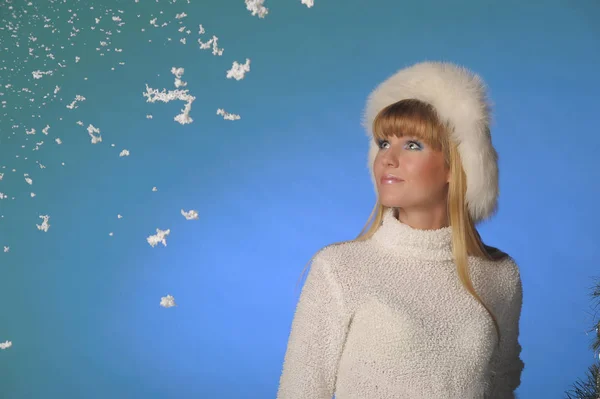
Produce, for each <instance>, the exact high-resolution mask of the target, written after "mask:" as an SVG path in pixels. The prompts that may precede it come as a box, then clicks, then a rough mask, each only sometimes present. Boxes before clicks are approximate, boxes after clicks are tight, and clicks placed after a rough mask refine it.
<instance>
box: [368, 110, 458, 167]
mask: <svg viewBox="0 0 600 399" xmlns="http://www.w3.org/2000/svg"><path fill="white" fill-rule="evenodd" d="M390 136H394V137H398V138H399V137H415V138H418V139H421V140H423V141H424V142H425V143H426V144H428V145H430V146H431V147H432V148H433V149H435V150H436V151H443V152H444V154H445V155H446V159H448V156H447V155H448V145H449V143H448V127H447V126H445V125H444V124H442V123H441V122H440V120H439V118H438V116H437V114H436V112H435V110H434V108H433V107H432V106H431V105H430V104H427V103H425V102H422V101H419V100H414V99H409V100H401V101H398V102H396V103H394V104H391V105H389V106H387V107H385V108H384V109H382V110H381V111H380V112H379V114H377V116H376V117H375V120H374V121H373V138H374V139H375V140H376V141H379V140H386V139H387V138H388V137H390Z"/></svg>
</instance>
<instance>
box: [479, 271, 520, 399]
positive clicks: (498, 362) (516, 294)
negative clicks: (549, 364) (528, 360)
mask: <svg viewBox="0 0 600 399" xmlns="http://www.w3.org/2000/svg"><path fill="white" fill-rule="evenodd" d="M509 292H510V295H509V297H508V300H507V302H506V305H505V310H504V312H503V317H502V319H501V320H499V324H500V331H501V335H502V336H501V338H500V346H499V347H498V348H497V349H496V352H495V353H494V356H493V357H492V360H491V364H490V367H491V387H490V390H489V394H488V395H486V398H487V399H515V398H516V395H515V390H516V389H517V387H518V386H519V385H520V384H521V373H522V371H523V369H524V367H525V364H524V363H523V361H522V360H521V357H520V355H521V345H520V344H519V319H520V317H521V308H522V304H523V287H522V282H521V278H520V277H519V275H518V272H517V279H516V283H515V284H514V285H513V287H512V289H511V290H510V291H509Z"/></svg>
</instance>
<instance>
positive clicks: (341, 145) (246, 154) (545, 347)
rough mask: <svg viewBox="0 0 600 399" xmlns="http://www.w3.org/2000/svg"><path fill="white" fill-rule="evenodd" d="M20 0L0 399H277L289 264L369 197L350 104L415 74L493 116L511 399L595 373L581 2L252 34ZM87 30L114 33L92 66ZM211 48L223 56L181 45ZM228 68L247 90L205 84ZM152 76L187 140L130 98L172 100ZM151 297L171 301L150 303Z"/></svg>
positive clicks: (390, 7)
mask: <svg viewBox="0 0 600 399" xmlns="http://www.w3.org/2000/svg"><path fill="white" fill-rule="evenodd" d="M26 3H27V2H25V1H16V0H13V1H12V3H11V4H12V6H13V10H9V9H8V7H9V5H10V4H9V3H8V2H6V1H5V0H3V1H2V4H1V6H0V13H1V14H0V15H1V17H2V23H1V26H0V27H3V28H4V29H3V30H0V38H1V40H2V43H1V45H0V49H1V51H2V56H0V58H1V64H0V68H2V69H0V84H1V87H0V92H2V93H3V95H1V96H0V102H1V101H6V103H4V105H3V108H1V109H0V111H2V112H1V114H0V115H1V117H0V173H4V179H3V180H2V181H0V192H3V193H5V194H6V195H8V196H9V198H7V199H4V200H0V215H2V217H1V218H0V248H2V246H10V251H9V252H6V253H3V252H0V273H1V274H0V302H1V303H2V306H1V307H0V342H4V341H6V340H9V341H12V343H13V345H12V347H10V348H8V349H6V350H2V351H0V396H1V397H2V398H10V399H21V398H64V399H66V398H82V397H85V398H107V397H112V398H145V399H149V398H193V397H195V398H273V397H275V394H276V390H277V386H278V380H279V375H280V372H281V366H282V361H283V356H284V353H285V349H286V344H287V339H288V334H289V328H290V324H291V321H292V317H293V312H294V308H295V305H296V301H297V299H298V294H299V291H298V290H296V283H297V280H298V278H299V277H300V273H301V271H302V268H303V267H304V265H305V263H306V262H307V261H308V260H309V259H310V257H311V256H312V255H313V254H314V253H315V252H316V251H317V250H318V249H320V248H321V247H323V246H325V245H327V244H329V243H332V242H337V241H342V240H348V239H352V238H354V237H356V235H357V234H358V233H359V232H360V230H361V229H362V227H363V225H364V224H365V223H366V221H367V218H368V216H369V214H370V212H371V209H372V206H373V205H374V202H375V195H374V191H373V187H372V186H371V182H370V179H369V175H368V169H367V167H366V160H367V149H368V141H367V140H368V139H367V137H366V135H365V133H364V131H363V129H362V127H361V126H360V116H361V112H362V109H363V106H364V101H365V99H366V96H367V95H368V94H369V92H370V91H371V90H372V89H373V88H374V87H375V86H376V85H377V84H378V83H379V82H381V81H382V80H384V79H385V78H387V77H388V76H389V75H391V74H392V73H394V72H395V71H396V70H397V69H400V68H402V67H404V66H408V65H410V64H412V63H415V62H418V61H423V60H443V61H452V62H456V63H459V64H463V65H465V66H467V67H469V68H471V69H472V70H474V71H476V72H477V73H479V74H480V75H481V76H482V77H483V78H484V79H485V80H486V82H487V83H488V85H489V89H490V95H491V97H492V99H493V101H494V104H495V106H494V112H495V115H494V125H493V140H494V144H495V146H496V148H497V150H498V152H499V155H500V170H501V174H500V186H501V197H500V210H499V213H498V215H497V216H496V217H495V218H494V219H493V220H492V221H490V222H486V223H485V224H482V225H481V226H480V232H481V234H482V236H483V238H484V241H485V242H487V243H488V244H490V245H494V246H498V247H500V248H501V249H503V250H504V251H506V252H508V253H509V254H511V255H512V256H513V257H514V258H515V259H516V260H517V262H518V263H519V265H520V268H521V274H522V279H523V286H524V305H523V312H522V319H521V337H520V342H521V344H522V346H523V352H522V358H523V360H524V362H525V365H526V366H525V370H524V372H523V376H522V385H521V387H519V389H518V393H519V395H520V397H521V398H541V397H543V398H561V397H564V395H563V392H564V391H565V390H567V389H569V388H570V387H571V384H573V383H574V382H575V381H576V380H577V379H578V378H581V377H583V376H584V373H585V371H586V370H587V368H588V366H590V365H591V364H592V363H593V362H594V354H593V353H592V351H591V350H590V349H589V343H590V342H591V338H592V334H589V335H588V334H586V331H589V330H590V329H591V326H592V322H593V317H592V316H593V314H592V309H591V301H590V296H589V292H590V291H589V289H590V288H591V287H592V285H593V283H594V280H593V277H597V276H598V274H599V273H600V272H599V271H600V267H599V262H598V259H599V256H600V249H599V246H598V239H599V236H598V225H600V217H599V216H598V212H597V203H598V196H599V194H600V184H598V181H599V179H600V167H599V166H600V165H599V160H598V159H599V157H598V154H599V153H600V139H599V138H598V120H597V116H598V104H599V102H598V93H599V92H600V79H599V78H598V71H599V70H600V25H598V24H597V21H598V16H599V15H600V3H598V2H597V1H594V0H580V1H577V2H565V1H550V0H546V1H544V2H522V1H501V2H500V1H495V2H493V1H475V0H472V1H459V2H454V4H452V5H450V4H446V2H442V1H432V0H428V1H421V2H419V3H418V4H417V2H408V1H397V0H370V1H369V2H368V5H367V2H365V1H358V0H343V1H342V0H329V1H326V0H316V1H315V6H314V7H312V8H307V7H306V6H305V5H303V4H301V2H300V0H294V1H292V0H290V1H286V2H278V1H274V0H270V1H269V0H267V2H266V3H265V6H267V7H268V8H269V14H268V15H267V16H266V17H265V18H264V19H260V18H258V17H256V16H252V15H251V13H250V12H249V11H248V10H246V7H245V5H244V2H243V1H242V0H219V1H202V2H200V1H195V0H192V1H191V4H188V3H187V2H186V1H184V0H179V1H177V2H176V3H170V2H167V1H164V0H160V1H159V2H155V1H149V0H140V2H139V3H135V2H134V1H133V0H131V1H129V0H128V1H126V2H125V1H106V2H102V3H100V2H96V3H93V2H70V4H69V5H65V4H61V3H59V2H58V1H56V2H54V3H49V2H48V3H46V2H43V3H42V2H35V3H42V5H31V6H27V5H26ZM90 6H93V7H94V9H93V10H91V9H90ZM69 10H71V11H69ZM117 10H122V11H123V13H122V14H121V13H118V11H117ZM25 11H27V13H25ZM160 11H163V14H160ZM181 12H185V13H187V14H188V16H187V17H186V18H184V19H182V20H177V19H175V14H177V13H181ZM13 13H14V16H15V17H16V18H13ZM73 13H77V17H75V18H73V24H71V23H69V22H68V20H69V18H70V17H71V16H72V15H73ZM112 15H118V16H120V17H121V18H122V20H123V21H124V22H125V23H126V24H125V25H123V26H121V27H120V28H119V27H117V25H116V23H115V22H113V21H111V16H112ZM138 15H139V17H138ZM42 16H46V17H47V18H50V19H51V22H50V23H51V24H52V25H54V27H55V28H56V29H57V30H56V31H55V33H54V34H53V33H51V28H44V27H43V26H44V24H45V23H47V22H45V21H44V19H43V17H42ZM100 16H102V17H103V18H102V20H101V22H100V23H99V24H98V25H97V26H98V27H97V28H96V30H90V28H89V27H90V26H93V25H95V22H94V18H95V17H100ZM154 17H158V20H157V23H158V24H159V25H161V24H162V23H163V22H169V25H168V26H166V27H163V28H154V27H152V26H151V25H150V23H149V21H150V19H152V18H154ZM180 21H181V24H179V22H180ZM9 23H10V24H12V26H15V25H16V24H18V25H19V29H18V31H17V33H15V35H16V37H13V36H11V35H12V34H13V33H14V32H11V31H9V30H7V28H6V27H7V26H8V24H9ZM199 24H202V25H203V26H204V28H205V30H206V33H205V34H204V35H202V36H200V35H198V25H199ZM180 26H186V27H187V28H186V29H190V30H191V33H190V34H189V35H187V34H186V33H185V32H184V33H180V32H178V31H177V29H178V28H179V27H180ZM73 27H75V28H76V29H79V30H80V31H79V33H77V35H76V36H75V37H70V36H69V35H70V32H71V31H72V29H73ZM100 28H103V29H104V30H105V31H106V30H111V31H112V35H111V36H110V42H111V43H110V45H109V46H107V48H110V49H111V51H105V52H104V53H105V55H104V56H100V51H97V50H96V47H100V44H99V42H100V41H101V40H106V37H107V36H106V34H105V33H104V32H102V31H100ZM116 29H119V30H121V32H120V33H117V32H116ZM142 29H145V31H142ZM30 34H32V35H33V36H35V37H37V41H35V42H33V41H30V39H28V37H29V35H30ZM212 35H216V36H217V37H218V38H219V40H218V45H219V47H220V48H223V49H224V53H223V55H222V56H221V57H218V56H214V55H212V54H211V51H210V50H200V49H199V47H198V43H197V41H196V40H197V39H198V38H201V39H202V40H203V41H206V40H209V39H210V38H211V37H212ZM169 37H170V38H171V39H172V40H171V41H168V38H169ZM182 37H186V38H187V43H186V44H182V43H180V42H179V39H180V38H182ZM16 43H19V47H17V46H16ZM45 46H47V47H48V48H49V50H50V51H49V52H51V53H53V54H54V56H55V59H54V60H52V59H51V58H49V57H48V56H47V55H46V54H47V52H46V51H45V50H44V47H45ZM61 46H63V47H64V48H63V49H61ZM28 48H33V49H34V51H33V53H32V54H33V55H28ZM114 48H122V49H123V52H122V53H116V52H114V50H113V49H114ZM36 55H37V56H39V57H38V58H35V56H36ZM75 56H80V57H81V61H80V62H79V63H75V62H74V58H75ZM246 58H250V59H251V70H250V72H248V73H247V74H246V77H245V78H244V79H243V80H240V81H236V80H233V79H226V77H225V75H226V71H227V70H228V69H230V68H231V66H232V63H233V61H238V62H240V63H243V62H244V61H245V59H246ZM63 60H64V62H63ZM120 61H122V62H125V65H118V62H120ZM58 62H61V64H63V65H66V67H65V68H61V67H60V66H58V65H57V63H58ZM111 67H114V68H115V70H114V71H113V70H111ZM172 67H183V68H185V73H184V75H183V77H182V80H183V81H186V82H188V86H187V87H185V88H184V89H189V90H190V94H191V95H194V96H196V100H195V101H194V103H193V105H192V111H191V113H190V116H191V117H192V118H193V119H194V122H193V123H191V124H189V125H180V124H179V123H177V122H175V121H174V120H173V117H174V116H175V115H177V114H179V112H180V110H181V109H182V108H183V106H184V102H182V101H173V102H170V103H167V104H165V103H159V102H156V103H153V104H152V103H147V102H146V98H144V97H143V95H142V93H143V92H145V84H146V83H147V84H148V85H149V86H150V87H152V88H156V89H163V88H166V89H167V90H173V89H175V87H174V84H173V82H174V78H175V77H174V76H173V75H172V74H171V73H170V70H171V68H172ZM37 69H40V70H43V71H46V70H54V71H55V72H54V74H53V75H52V76H43V77H42V78H41V79H33V78H32V71H34V70H37ZM85 77H88V80H85V79H84V78H85ZM7 84H11V85H12V86H11V87H8V88H6V87H5V85H7ZM56 85H58V86H60V87H61V90H60V91H59V92H58V93H57V95H56V96H54V94H53V90H54V87H55V86H56ZM23 87H27V88H29V89H30V90H31V93H29V92H23V91H21V89H22V88H23ZM46 94H49V96H48V97H47V98H46V99H44V98H43V97H44V96H45V95H46ZM77 94H79V95H82V96H84V97H86V100H85V101H83V102H80V103H78V108H76V109H73V110H70V109H68V108H66V105H67V104H69V103H71V102H72V101H73V100H74V98H75V95H77ZM30 98H33V99H34V101H33V102H32V101H30V100H29V99H30ZM43 103H45V104H43ZM218 108H224V109H225V110H226V111H227V112H231V113H235V114H239V115H240V116H241V119H240V120H237V121H228V120H224V119H223V118H222V117H221V116H217V115H216V110H217V109H218ZM146 114H152V115H153V119H147V118H146ZM60 118H62V120H61V119H60ZM78 120H81V121H83V122H84V126H79V125H77V124H76V123H75V122H76V121H78ZM46 124H49V125H50V126H51V128H50V130H49V135H48V136H44V135H43V134H42V132H41V130H42V129H43V128H44V127H45V126H46ZM89 124H92V125H94V126H96V127H98V128H99V129H100V130H101V134H102V137H103V142H102V143H99V144H96V145H92V144H91V143H90V137H89V136H88V133H87V131H86V128H87V126H88V125H89ZM31 128H35V129H36V131H37V133H36V135H26V133H25V130H26V129H27V130H29V129H31ZM56 137H60V138H61V140H62V141H63V144H62V145H57V144H56V143H55V142H54V139H55V138H56ZM42 140H43V141H44V144H43V145H42V146H41V147H40V148H39V150H38V151H34V150H33V149H34V148H35V143H36V142H39V141H42ZM112 143H114V144H115V147H111V146H110V144H112ZM124 148H125V149H128V150H129V151H131V155H130V156H129V157H123V158H120V157H119V155H118V154H119V152H120V151H121V150H122V149H124ZM17 156H18V157H17ZM36 161H39V162H40V163H42V164H43V165H45V166H46V168H45V169H41V168H40V167H39V166H38V164H36ZM61 162H64V163H65V165H64V166H62V165H61ZM13 169H15V170H16V171H15V172H13V171H12V170H13ZM24 173H29V175H30V177H31V178H32V179H33V185H31V186H30V185H28V184H27V183H26V182H25V180H24V177H23V174H24ZM154 186H156V187H157V188H158V191H157V192H152V187H154ZM30 192H35V193H36V197H35V198H31V197H30V195H29V193H30ZM13 197H14V199H13ZM182 208H183V209H185V210H186V211H187V210H189V209H196V210H198V212H199V220H186V219H185V218H184V217H183V216H182V215H181V214H180V210H181V209H182ZM46 214H47V215H49V216H50V220H49V223H50V226H51V227H50V229H49V231H48V232H42V231H39V230H38V229H37V228H36V226H35V224H41V222H42V220H41V219H40V218H39V215H46ZM117 214H121V215H123V219H117ZM156 228H160V229H170V230H171V234H170V235H169V236H168V237H167V247H163V246H162V245H160V244H159V245H158V246H157V247H155V248H152V247H151V246H150V245H148V243H147V242H146V237H147V236H149V235H152V234H155V232H156ZM109 232H114V236H112V237H111V236H109ZM167 294H171V295H173V296H174V297H175V301H176V303H177V305H178V306H177V307H173V308H168V309H166V308H163V307H160V306H159V303H160V298H161V297H163V296H166V295H167ZM596 359H597V357H596Z"/></svg>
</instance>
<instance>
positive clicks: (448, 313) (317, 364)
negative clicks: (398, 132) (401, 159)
mask: <svg viewBox="0 0 600 399" xmlns="http://www.w3.org/2000/svg"><path fill="white" fill-rule="evenodd" d="M451 236H452V230H451V227H445V228H441V229H438V230H419V229H413V228H412V227H410V226H408V225H406V224H403V223H402V222H400V221H399V220H398V219H396V217H395V216H394V214H393V211H392V210H391V209H388V210H387V211H386V213H385V214H384V219H383V223H382V225H381V226H380V227H379V229H378V230H377V232H376V233H375V234H374V236H373V237H371V238H370V239H369V240H367V241H362V242H346V243H342V244H337V245H331V246H327V247H325V248H323V249H321V250H320V251H319V252H318V253H317V254H316V255H315V257H314V259H313V262H312V265H311V268H310V271H309V273H308V276H307V278H306V282H305V284H304V287H303V288H302V292H301V294H300V299H299V301H298V304H297V307H296V312H295V315H294V319H293V321H292V326H291V332H290V335H289V340H288V346H287V351H286V353H285V358H284V361H283V367H282V374H281V377H280V381H279V389H278V393H277V398H278V399H331V398H332V396H333V395H334V394H335V397H336V399H394V398H403V399H405V398H410V399H420V398H427V399H432V398H436V399H438V398H457V399H458V398H460V399H470V398H493V399H505V398H515V394H514V390H515V389H516V388H517V387H518V386H519V385H520V381H521V373H522V370H523V368H524V363H523V362H522V360H521V358H520V353H521V346H520V344H519V340H518V336H519V319H520V314H521V306H522V285H521V278H520V274H519V269H518V266H517V265H516V263H515V262H514V260H513V259H512V258H510V257H506V258H504V259H502V260H497V261H488V260H483V259H479V258H475V257H469V267H470V273H471V279H472V281H473V285H474V287H475V290H476V291H477V292H478V294H479V295H480V296H481V298H482V299H483V300H484V302H485V303H486V305H487V306H488V307H489V308H491V310H492V312H493V313H494V315H495V316H496V317H497V319H498V323H499V325H500V331H501V341H500V346H499V347H498V345H497V335H496V330H495V327H494V323H493V321H492V319H491V318H490V316H489V314H488V313H487V311H486V310H485V308H484V307H483V306H482V305H481V304H480V303H479V302H477V301H476V299H475V298H473V296H472V295H471V294H470V293H469V292H468V291H466V290H465V289H464V288H463V286H462V284H461V282H460V280H459V278H458V275H457V272H456V265H455V263H454V261H453V257H452V245H451Z"/></svg>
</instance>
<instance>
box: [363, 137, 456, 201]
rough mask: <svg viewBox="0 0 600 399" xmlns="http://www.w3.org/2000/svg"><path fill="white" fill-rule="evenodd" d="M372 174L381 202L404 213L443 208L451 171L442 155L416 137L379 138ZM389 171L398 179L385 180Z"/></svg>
mask: <svg viewBox="0 0 600 399" xmlns="http://www.w3.org/2000/svg"><path fill="white" fill-rule="evenodd" d="M373 173H374V175H375V180H376V182H377V190H378V193H379V200H380V203H381V204H382V205H384V206H386V207H394V208H402V209H403V210H404V211H405V212H411V211H412V210H416V211H420V212H422V211H427V210H429V209H431V210H433V209H436V210H438V211H439V210H445V209H446V201H447V194H448V181H449V178H450V171H449V170H448V168H447V167H446V166H445V163H444V154H443V153H442V152H441V151H437V150H434V149H433V148H432V147H430V146H429V145H427V144H425V142H423V141H422V140H420V139H418V138H416V137H410V136H407V137H394V136H390V137H388V138H387V139H385V140H382V141H380V142H379V152H378V153H377V156H376V157H375V163H374V165H373ZM388 174H391V175H393V176H395V177H396V178H397V179H399V180H394V179H386V178H385V177H386V175H388Z"/></svg>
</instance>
